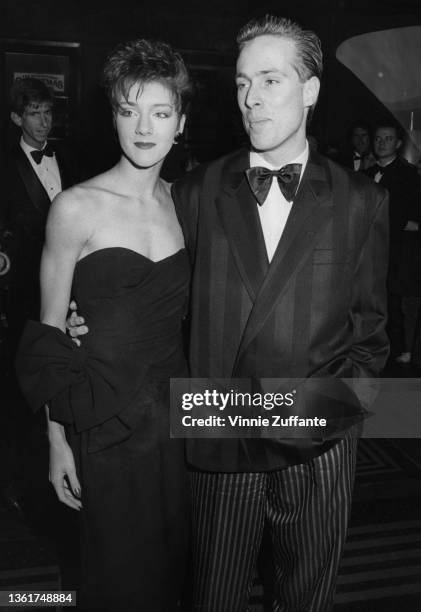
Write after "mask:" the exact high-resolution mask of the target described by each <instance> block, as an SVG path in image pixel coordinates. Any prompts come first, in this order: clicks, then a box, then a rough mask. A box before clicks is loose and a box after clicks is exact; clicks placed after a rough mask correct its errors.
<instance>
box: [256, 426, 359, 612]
mask: <svg viewBox="0 0 421 612" xmlns="http://www.w3.org/2000/svg"><path fill="white" fill-rule="evenodd" d="M356 446H357V441H356V439H355V438H350V437H347V438H345V439H343V440H342V441H341V442H340V443H339V444H336V445H335V446H334V447H333V448H332V449H331V450H330V451H328V452H327V453H324V454H323V455H321V456H320V457H317V458H316V459H313V460H312V461H311V462H309V463H307V464H303V465H296V466H292V467H291V468H289V469H287V470H283V471H280V472H273V473H271V474H270V477H269V480H268V491H267V519H268V522H269V524H270V528H271V532H272V540H273V551H274V564H275V603H274V612H287V611H288V612H290V611H291V610H303V611H304V610H305V611H306V612H328V611H329V610H331V609H332V606H333V595H334V589H335V581H336V575H337V572H338V569H339V561H340V557H341V553H342V549H343V546H344V543H345V536H346V529H347V525H348V519H349V514H350V508H351V496H352V486H353V482H354V475H355V456H356Z"/></svg>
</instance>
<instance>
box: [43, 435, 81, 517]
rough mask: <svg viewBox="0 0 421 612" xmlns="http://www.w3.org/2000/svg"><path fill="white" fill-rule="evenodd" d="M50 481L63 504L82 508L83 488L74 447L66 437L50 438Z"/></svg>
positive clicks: (75, 508) (78, 508)
mask: <svg viewBox="0 0 421 612" xmlns="http://www.w3.org/2000/svg"><path fill="white" fill-rule="evenodd" d="M50 482H51V484H52V485H53V487H54V489H55V491H56V493H57V497H58V498H59V500H60V501H61V502H63V504H66V506H69V507H70V508H73V509H74V510H80V509H81V508H82V502H81V501H80V496H81V488H80V484H79V480H78V477H77V475H76V466H75V460H74V457H73V452H72V449H71V448H70V446H69V444H68V442H67V441H66V439H65V438H61V439H60V440H58V439H55V440H51V439H50Z"/></svg>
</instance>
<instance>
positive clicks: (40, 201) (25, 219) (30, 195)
mask: <svg viewBox="0 0 421 612" xmlns="http://www.w3.org/2000/svg"><path fill="white" fill-rule="evenodd" d="M53 148H54V151H55V155H56V160H57V164H58V167H59V171H60V177H61V184H62V189H66V188H67V187H70V186H71V185H72V184H74V183H75V182H77V180H78V174H79V173H78V171H77V169H76V164H75V163H74V160H73V159H72V156H71V155H70V154H69V153H68V152H67V151H66V149H65V148H64V147H63V146H60V145H56V143H53ZM50 204H51V202H50V199H49V197H48V194H47V192H46V190H45V189H44V187H43V185H42V183H41V182H40V180H39V179H38V176H37V175H36V173H35V171H34V170H33V168H32V166H31V163H30V161H29V160H28V158H27V156H26V155H25V153H24V152H23V150H22V148H21V147H20V145H19V144H17V145H16V146H15V147H14V148H13V149H12V150H11V151H10V152H9V154H8V155H7V156H6V159H5V184H4V186H3V195H2V198H1V201H0V217H1V222H2V225H3V227H4V228H6V229H7V230H9V231H10V232H11V233H12V237H11V238H10V239H9V240H8V245H9V255H10V259H11V263H12V267H11V273H10V280H9V285H10V295H11V300H12V302H16V301H25V302H26V307H25V309H26V310H28V309H29V312H27V316H32V317H39V289H38V287H39V265H40V259H41V252H42V247H43V244H44V233H45V224H46V220H47V214H48V211H49V208H50ZM19 306H20V305H19V304H17V305H16V307H19ZM14 308H15V307H14V306H13V305H12V309H14ZM23 316H25V313H24V312H23V311H22V317H23Z"/></svg>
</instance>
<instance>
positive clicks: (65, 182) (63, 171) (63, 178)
mask: <svg viewBox="0 0 421 612" xmlns="http://www.w3.org/2000/svg"><path fill="white" fill-rule="evenodd" d="M54 153H55V156H56V161H57V166H58V171H59V174H60V182H61V191H63V190H64V189H67V188H68V187H70V181H69V177H68V173H67V168H66V164H65V163H64V161H63V155H62V153H61V152H60V151H57V148H56V147H54Z"/></svg>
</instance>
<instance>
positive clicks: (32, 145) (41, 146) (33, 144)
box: [21, 134, 47, 151]
mask: <svg viewBox="0 0 421 612" xmlns="http://www.w3.org/2000/svg"><path fill="white" fill-rule="evenodd" d="M21 142H23V143H24V144H25V146H26V147H29V148H31V149H38V151H42V149H44V148H45V146H46V144H47V141H46V140H44V142H43V143H39V142H35V141H32V142H28V141H27V139H26V138H25V134H22V137H21Z"/></svg>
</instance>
